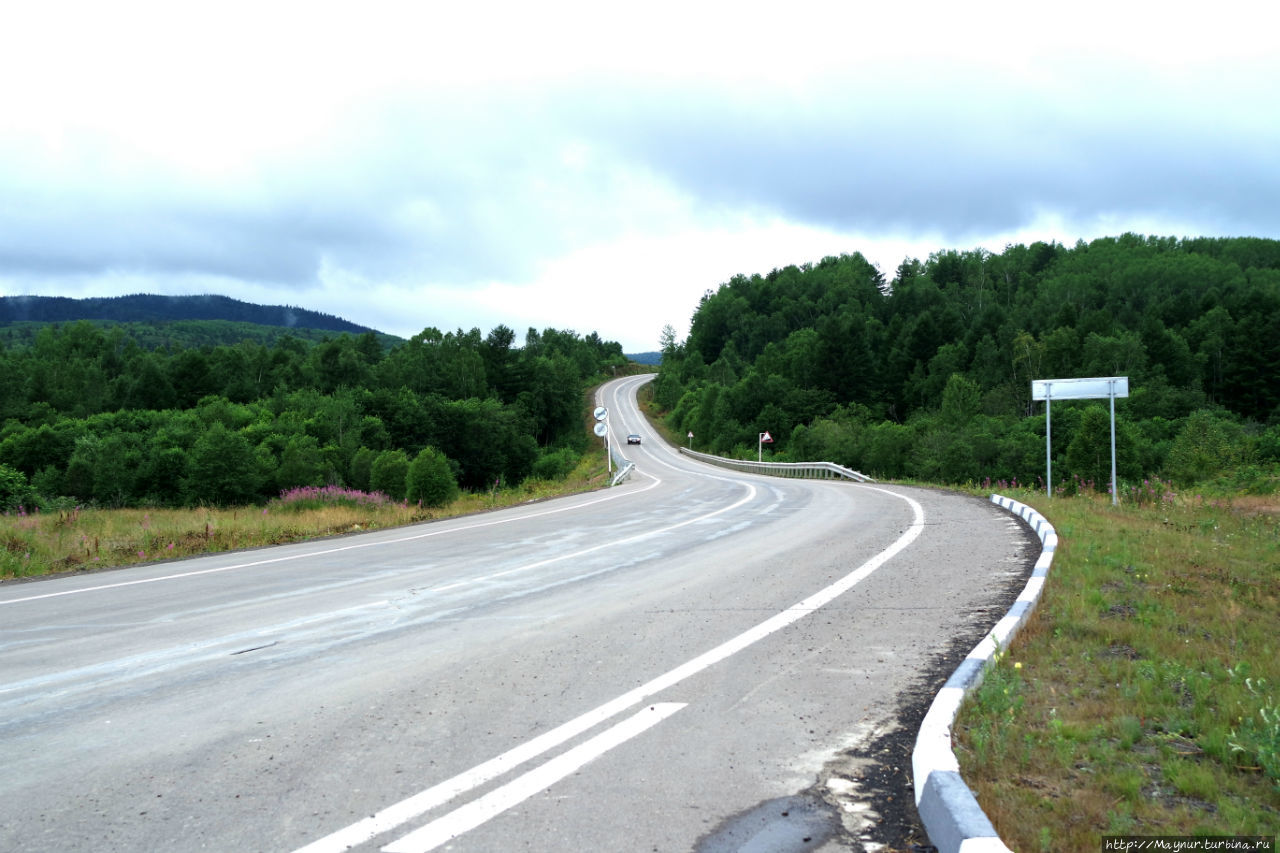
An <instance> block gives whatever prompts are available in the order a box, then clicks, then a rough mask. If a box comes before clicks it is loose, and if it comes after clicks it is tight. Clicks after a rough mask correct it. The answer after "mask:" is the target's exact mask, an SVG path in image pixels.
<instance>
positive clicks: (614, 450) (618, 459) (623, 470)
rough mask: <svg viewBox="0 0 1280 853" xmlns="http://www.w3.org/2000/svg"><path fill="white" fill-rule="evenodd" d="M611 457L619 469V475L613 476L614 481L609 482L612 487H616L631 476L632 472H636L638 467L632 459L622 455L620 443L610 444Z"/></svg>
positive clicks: (612, 442)
mask: <svg viewBox="0 0 1280 853" xmlns="http://www.w3.org/2000/svg"><path fill="white" fill-rule="evenodd" d="M609 457H610V458H611V459H612V460H613V465H614V467H615V468H617V473H615V474H614V475H613V479H612V480H611V481H610V482H609V485H610V486H616V485H618V484H619V483H621V482H622V481H623V480H625V479H627V478H628V477H630V476H631V472H632V471H634V470H636V465H635V463H634V462H632V461H631V460H630V459H628V458H627V457H625V456H623V455H622V451H621V450H620V449H619V445H618V442H616V441H610V442H609Z"/></svg>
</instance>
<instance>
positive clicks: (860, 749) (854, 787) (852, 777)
mask: <svg viewBox="0 0 1280 853" xmlns="http://www.w3.org/2000/svg"><path fill="white" fill-rule="evenodd" d="M1020 526H1021V527H1022V529H1023V532H1024V535H1025V536H1026V538H1027V540H1028V547H1027V548H1026V549H1025V552H1026V554H1027V556H1026V558H1025V565H1024V566H1023V571H1022V572H1020V573H1019V574H1018V575H1017V576H1016V577H1011V578H1010V579H1009V581H1008V583H1006V584H1005V585H1004V587H1003V588H1002V589H997V590H992V594H991V598H990V599H989V600H988V602H987V603H986V604H985V605H984V606H983V607H982V608H981V610H979V611H976V612H975V618H974V619H973V621H972V622H971V623H970V624H969V625H967V626H966V627H965V629H964V631H963V632H961V633H959V634H957V635H956V636H954V637H953V638H952V639H951V641H950V643H949V644H948V645H947V647H946V648H945V649H944V650H942V651H941V652H939V653H938V654H936V655H935V656H934V657H933V658H931V659H930V661H929V664H928V665H927V666H926V667H925V670H924V671H923V672H922V673H921V674H920V676H919V677H918V678H917V679H916V681H915V683H913V684H912V685H911V686H910V687H908V688H907V690H906V691H904V692H903V693H902V694H901V695H900V696H899V697H898V703H897V712H896V715H895V718H894V720H893V721H892V722H891V723H888V724H886V725H884V726H882V727H881V728H880V729H879V730H877V731H875V732H874V733H873V734H872V735H871V736H870V737H868V738H866V739H865V740H863V741H862V742H861V743H860V745H859V746H857V747H854V748H852V749H849V750H845V751H844V752H842V753H841V754H840V755H839V756H838V757H837V758H836V759H835V760H833V761H831V762H830V763H828V765H827V766H826V767H825V768H824V769H823V772H822V774H821V776H820V777H819V780H818V783H817V784H816V785H814V786H813V787H812V788H810V789H809V791H807V792H806V793H809V794H812V795H814V796H819V797H822V798H823V799H824V800H826V801H827V802H829V803H832V804H833V805H835V806H837V807H838V808H839V809H840V810H841V814H842V819H843V822H844V829H845V833H844V835H845V838H844V840H845V841H847V842H848V843H849V845H850V849H852V850H862V851H865V853H924V852H925V851H932V850H934V848H933V847H932V846H931V845H930V843H929V838H928V835H927V834H926V833H925V831H924V826H923V825H922V824H921V822H920V815H919V813H918V812H917V811H916V805H915V786H914V783H913V781H912V778H911V753H912V751H913V750H914V749H915V745H916V735H917V734H918V733H919V731H920V724H921V722H922V721H923V720H924V716H925V714H926V713H927V712H928V710H929V706H930V705H931V704H932V703H933V699H934V697H935V696H936V695H937V693H938V691H939V690H940V689H942V686H943V685H944V684H946V682H947V679H948V678H950V677H951V675H952V673H954V672H955V670H956V668H957V667H958V666H959V665H960V664H961V663H962V662H963V661H964V659H965V658H966V657H968V655H969V653H970V652H971V651H973V648H974V646H976V645H977V644H978V643H979V642H980V641H981V640H982V638H983V637H985V636H986V635H987V633H988V632H989V631H990V630H991V629H992V627H994V626H995V624H996V622H998V621H1000V619H1001V618H1003V617H1004V615H1005V614H1006V613H1007V612H1008V611H1009V608H1011V607H1012V606H1013V603H1014V602H1015V601H1016V600H1017V598H1018V596H1019V595H1020V594H1021V593H1022V590H1023V588H1024V587H1025V586H1026V582H1027V578H1028V577H1030V575H1031V572H1032V570H1033V569H1034V567H1035V562H1036V560H1037V559H1038V558H1039V556H1040V550H1041V545H1040V540H1039V539H1038V538H1037V537H1036V536H1035V534H1033V533H1032V532H1031V530H1030V528H1028V527H1027V526H1026V525H1025V524H1021V525H1020Z"/></svg>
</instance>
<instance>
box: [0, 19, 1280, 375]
mask: <svg viewBox="0 0 1280 853" xmlns="http://www.w3.org/2000/svg"><path fill="white" fill-rule="evenodd" d="M862 6H874V7H876V8H873V9H866V8H859V7H862ZM881 7H884V8H881ZM888 7H892V8H888ZM1035 9H1044V10H1045V11H1042V12H1036V11H1032V10H1035ZM1278 23H1280V12H1277V11H1275V10H1274V8H1273V7H1270V5H1269V4H1262V3H1259V2H1256V0H1250V2H1248V3H1241V2H1234V0H1219V2H1215V3H1212V4H1198V5H1196V6H1191V5H1189V4H1179V3H1173V4H1169V3H1161V4H1156V3H1132V4H1130V3H1127V2H1125V0H1115V2H1107V3H1095V2H1076V3H1072V4H1053V5H1052V6H1051V5H1049V4H1032V3H1026V2H1018V3H976V4H962V3H954V2H948V3H911V2H899V3H876V4H861V3H853V2H842V3H809V2H789V3H785V4H784V3H777V2H773V3H753V2H742V1H741V0H740V2H734V3H705V4H698V3H695V2H692V0H685V2H679V3H668V2H662V0H651V2H646V3H636V4H607V3H600V2H598V0H597V2H591V3H585V2H582V3H579V2H572V3H556V2H551V3H541V4H530V3H518V4H517V3H511V2H500V3H493V2H468V3H465V4H460V3H448V4H443V3H436V2H425V1H424V2H414V3H406V2H377V1H376V0H361V2H359V3H356V2H349V3H325V2H297V3H295V2H274V3H273V2H268V0H255V2H244V3H242V2H234V0H231V1H230V2H229V1H228V0H220V2H217V3H175V2H171V0H164V2H155V3H148V2H133V1H132V0H117V1H116V2H111V3H101V2H92V3H86V2H58V0H43V2H40V3H12V4H6V8H5V10H4V11H3V12H2V13H0V294H4V295H13V294H21V293H30V294H45V295H62V296H111V295H119V294H126V293H140V292H147V293H169V294H195V293H220V294H225V295H228V296H232V297H235V298H238V299H244V300H247V301H252V302H259V303H264V304H289V305H299V306H302V307H305V308H311V309H314V310H319V311H324V312H326V313H330V314H336V315H338V316H341V317H344V318H346V319H348V320H351V321H353V322H356V323H360V324H363V325H367V326H371V327H374V328H377V329H380V330H382V331H386V332H390V333H392V334H397V335H401V336H404V337H408V336H411V335H413V334H416V333H417V332H420V331H421V330H422V329H423V328H425V327H428V326H436V327H438V328H441V329H443V330H446V331H449V330H453V329H457V328H464V329H470V328H472V327H479V328H480V329H481V330H482V331H483V332H487V331H488V330H490V329H491V328H493V327H494V326H496V325H498V324H500V323H502V324H506V325H508V326H510V327H512V328H513V329H515V330H516V331H517V333H518V334H519V336H520V337H519V339H520V340H523V333H524V330H525V329H527V328H529V327H530V326H534V327H538V328H546V327H556V328H567V329H573V330H575V331H577V332H579V333H581V334H586V333H587V332H590V331H597V332H599V333H600V334H601V336H602V337H604V338H606V339H608V340H616V341H620V342H621V343H622V344H623V346H624V349H626V351H628V352H637V351H643V350H651V349H656V348H657V346H658V338H659V334H660V332H661V329H662V327H663V326H664V325H666V324H670V325H672V326H673V327H675V328H676V330H677V332H678V333H679V335H680V336H681V337H683V336H684V334H686V333H687V329H688V322H689V318H690V316H691V315H692V313H693V311H694V309H695V308H696V306H697V302H698V299H699V297H700V296H701V295H702V294H703V292H704V291H706V290H707V289H709V288H710V289H714V288H715V287H717V286H718V285H719V284H721V283H722V282H724V281H727V280H728V279H729V278H730V277H731V276H733V275H735V274H737V273H747V274H750V273H756V272H759V273H766V272H768V271H769V270H771V269H773V268H775V267H781V266H785V265H787V264H791V263H797V264H799V263H804V262H812V261H817V260H819V259H821V258H822V257H824V256H826V255H836V254H841V253H851V252H855V251H857V252H862V253H863V254H864V255H865V256H866V257H867V258H868V259H870V260H871V261H873V262H874V263H877V264H878V265H879V266H880V268H881V270H882V271H884V272H885V273H886V275H887V276H890V277H891V276H892V274H893V271H894V269H895V268H896V266H897V265H898V263H899V262H901V261H902V259H903V258H905V257H919V258H922V259H923V258H925V257H927V256H928V254H929V253H931V252H934V251H937V250H940V249H950V248H955V249H973V248H978V247H983V248H987V249H991V250H993V251H1000V250H1001V249H1002V248H1003V247H1004V246H1005V245H1007V244H1010V243H1019V242H1023V243H1029V242H1032V241H1034V240H1058V241H1060V242H1064V243H1067V244H1074V243H1075V241H1076V240H1078V239H1085V240H1088V239H1091V238H1093V237H1098V236H1104V235H1109V234H1119V233H1122V232H1125V231H1136V232H1139V233H1146V234H1160V235H1174V236H1190V235H1251V236H1263V237H1273V238H1280V203H1278V201H1280V107H1278V106H1277V103H1278V102H1277V92H1280V49H1277V48H1276V43H1275V33H1276V31H1277V24H1278Z"/></svg>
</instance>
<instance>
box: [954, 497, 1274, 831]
mask: <svg viewBox="0 0 1280 853" xmlns="http://www.w3.org/2000/svg"><path fill="white" fill-rule="evenodd" d="M1003 493H1004V494H1009V495H1010V496H1011V497H1015V498H1016V499H1018V500H1021V501H1023V502H1024V503H1026V504H1028V505H1030V506H1033V507H1035V508H1036V509H1037V510H1039V511H1040V512H1041V513H1042V514H1043V515H1044V516H1045V517H1046V518H1048V519H1049V521H1050V522H1051V523H1052V524H1053V525H1054V527H1055V528H1056V529H1057V531H1058V535H1059V537H1060V540H1061V542H1060V545H1059V547H1058V550H1057V553H1056V556H1055V557H1054V561H1053V567H1052V569H1051V570H1050V575H1049V582H1048V584H1047V585H1046V587H1045V590H1044V593H1043V595H1042V598H1041V601H1040V605H1039V607H1038V609H1037V610H1036V612H1035V613H1034V614H1033V616H1032V618H1031V619H1030V620H1029V622H1028V624H1027V626H1025V627H1024V629H1023V631H1022V633H1021V634H1020V635H1019V636H1018V637H1016V638H1015V640H1014V642H1013V644H1012V645H1011V647H1010V648H1009V649H1007V650H1005V652H1004V654H1003V655H1002V656H1001V658H1000V660H999V662H998V663H997V664H996V665H995V666H994V667H993V668H992V670H991V671H990V672H989V674H988V676H987V678H986V680H985V681H984V683H983V685H982V687H981V688H980V689H979V690H978V691H976V692H975V694H974V695H973V696H971V697H970V699H969V701H967V702H966V704H965V707H964V708H963V709H962V710H961V713H960V716H959V719H958V721H957V724H956V726H955V730H954V738H955V743H956V752H957V755H958V756H959V758H960V764H961V772H962V773H963V775H964V777H965V779H966V781H967V782H968V783H969V785H970V787H972V788H973V789H974V791H975V793H976V794H977V796H978V800H979V802H980V803H981V804H982V806H983V809H984V810H985V811H986V813H987V815H988V816H989V817H990V818H991V820H992V822H993V823H994V824H995V826H996V829H997V830H998V831H999V833H1000V835H1001V837H1002V838H1003V839H1004V841H1005V842H1006V843H1007V844H1008V845H1009V846H1010V847H1011V848H1012V849H1014V850H1019V851H1034V850H1041V851H1058V850H1097V849H1100V847H1099V845H1100V838H1101V836H1103V835H1116V834H1135V835H1181V834H1188V835H1192V834H1201V835H1203V834H1211V835H1276V834H1277V833H1278V832H1280V525H1278V524H1277V519H1278V516H1277V512H1276V511H1277V509H1280V502H1277V501H1276V500H1275V498H1271V499H1269V500H1268V499H1261V498H1260V499H1249V498H1241V499H1237V500H1234V501H1228V500H1217V501H1210V500H1206V499H1202V498H1198V497H1196V498H1182V497H1175V496H1173V495H1172V494H1169V493H1167V492H1165V491H1163V490H1152V491H1148V492H1146V493H1143V494H1135V495H1133V496H1131V498H1136V500H1130V501H1128V502H1126V503H1124V504H1122V505H1121V506H1120V507H1119V508H1113V507H1112V506H1111V503H1110V499H1109V497H1105V496H1081V497H1075V498H1048V497H1046V496H1044V495H1043V494H1032V493H1026V492H1013V493H1011V492H1003Z"/></svg>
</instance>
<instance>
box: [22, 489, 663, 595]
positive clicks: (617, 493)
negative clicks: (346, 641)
mask: <svg viewBox="0 0 1280 853" xmlns="http://www.w3.org/2000/svg"><path fill="white" fill-rule="evenodd" d="M661 482H662V481H661V480H657V479H656V478H655V481H654V482H652V483H650V484H649V485H646V486H643V487H641V488H639V489H627V490H625V491H624V490H621V489H619V490H610V491H609V492H607V493H606V494H605V495H603V496H601V497H598V498H596V499H594V500H591V501H587V502H585V503H576V504H574V505H572V506H565V507H559V508H557V509H548V510H543V511H542V512H534V513H528V514H521V515H517V516H512V517H511V518H499V519H496V520H491V521H482V522H476V523H472V524H465V525H459V526H450V527H447V528H442V529H437V530H430V531H428V532H426V533H417V534H414V535H412V536H400V537H397V538H395V539H381V540H379V541H377V542H357V543H354V544H351V545H343V546H340V547H337V548H325V549H322V550H318V551H306V552H305V553H301V554H290V555H287V556H283V557H269V558H267V559H265V560H253V561H252V562H248V563H236V564H234V565H231V566H219V567H218V568H215V569H198V570H196V571H190V572H178V573H176V574H171V575H162V576H160V577H155V578H140V579H138V580H131V581H120V582H118V583H107V584H99V585H98V586H87V587H82V588H80V589H65V590H61V591H60V592H47V593H44V594H42V595H28V596H26V597H24V598H10V599H7V600H0V605H5V604H17V603H19V602H23V601H37V600H39V599H42V598H59V597H61V596H64V595H79V594H81V593H85V592H101V591H102V590H106V589H118V588H120V587H126V586H137V585H139V584H146V583H158V582H160V581H171V580H180V579H182V578H193V577H197V576H199V575H211V574H218V573H220V572H230V571H235V570H237V569H248V568H253V567H255V566H267V565H271V564H273V563H286V562H290V561H292V560H302V559H306V558H308V557H323V556H326V555H328V554H340V553H342V552H343V551H355V550H360V549H362V548H377V547H381V546H383V545H399V544H401V543H403V542H415V541H417V540H419V539H428V538H431V537H433V536H444V535H446V534H449V533H458V532H461V531H465V530H476V529H477V528H481V527H493V526H495V525H498V524H511V523H512V522H516V521H524V520H525V519H530V518H541V517H542V516H544V515H555V514H557V513H561V512H570V511H572V510H575V509H583V508H585V507H589V506H594V505H595V504H598V503H603V502H604V501H608V500H613V499H614V498H619V497H624V496H627V495H638V494H641V493H642V492H646V491H648V490H649V489H652V488H654V487H655V486H657V485H659V484H660V483H661Z"/></svg>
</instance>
